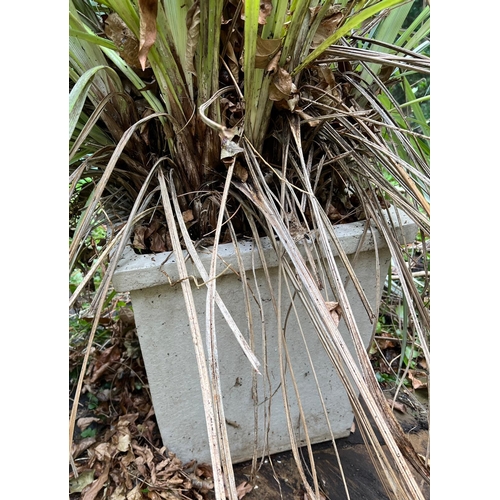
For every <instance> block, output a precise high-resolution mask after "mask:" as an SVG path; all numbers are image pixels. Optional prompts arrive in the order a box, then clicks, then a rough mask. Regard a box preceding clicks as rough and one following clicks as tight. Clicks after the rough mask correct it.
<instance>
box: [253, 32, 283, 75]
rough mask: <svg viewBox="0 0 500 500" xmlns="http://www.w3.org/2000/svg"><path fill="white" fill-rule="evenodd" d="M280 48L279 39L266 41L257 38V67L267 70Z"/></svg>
mask: <svg viewBox="0 0 500 500" xmlns="http://www.w3.org/2000/svg"><path fill="white" fill-rule="evenodd" d="M280 47H281V40H280V39H279V38H271V39H270V40H265V39H262V38H260V37H257V47H256V50H255V67H256V68H260V69H266V68H267V67H268V65H269V63H270V61H271V60H272V59H273V57H274V56H275V55H276V54H277V53H278V51H279V49H280Z"/></svg>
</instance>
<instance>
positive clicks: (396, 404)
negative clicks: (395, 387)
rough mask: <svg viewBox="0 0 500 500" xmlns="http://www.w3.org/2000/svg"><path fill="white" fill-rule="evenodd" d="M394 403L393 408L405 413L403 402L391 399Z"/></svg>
mask: <svg viewBox="0 0 500 500" xmlns="http://www.w3.org/2000/svg"><path fill="white" fill-rule="evenodd" d="M391 404H392V405H394V409H395V410H397V411H399V412H401V413H406V405H405V404H403V403H400V402H399V401H393V402H392V403H391Z"/></svg>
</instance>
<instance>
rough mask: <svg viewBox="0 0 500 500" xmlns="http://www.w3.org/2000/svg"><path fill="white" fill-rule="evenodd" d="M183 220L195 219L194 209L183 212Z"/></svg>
mask: <svg viewBox="0 0 500 500" xmlns="http://www.w3.org/2000/svg"><path fill="white" fill-rule="evenodd" d="M182 220H183V221H184V222H191V221H192V220H194V215H193V211H192V210H191V209H188V210H185V211H184V212H182Z"/></svg>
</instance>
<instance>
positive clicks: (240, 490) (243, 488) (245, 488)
mask: <svg viewBox="0 0 500 500" xmlns="http://www.w3.org/2000/svg"><path fill="white" fill-rule="evenodd" d="M252 490H253V485H252V484H250V483H249V482H248V481H243V482H242V483H241V484H239V485H238V486H237V487H236V494H237V495H238V500H239V499H240V498H243V497H244V496H245V495H246V494H247V493H250V492H251V491H252Z"/></svg>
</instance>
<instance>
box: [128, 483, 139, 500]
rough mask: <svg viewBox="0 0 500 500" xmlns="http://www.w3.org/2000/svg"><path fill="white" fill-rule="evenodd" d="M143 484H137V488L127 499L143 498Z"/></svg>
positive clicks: (136, 499) (137, 499)
mask: <svg viewBox="0 0 500 500" xmlns="http://www.w3.org/2000/svg"><path fill="white" fill-rule="evenodd" d="M141 488H142V485H141V484H137V485H136V486H135V488H134V489H133V490H132V491H130V492H129V493H128V495H127V500H142V493H141Z"/></svg>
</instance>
